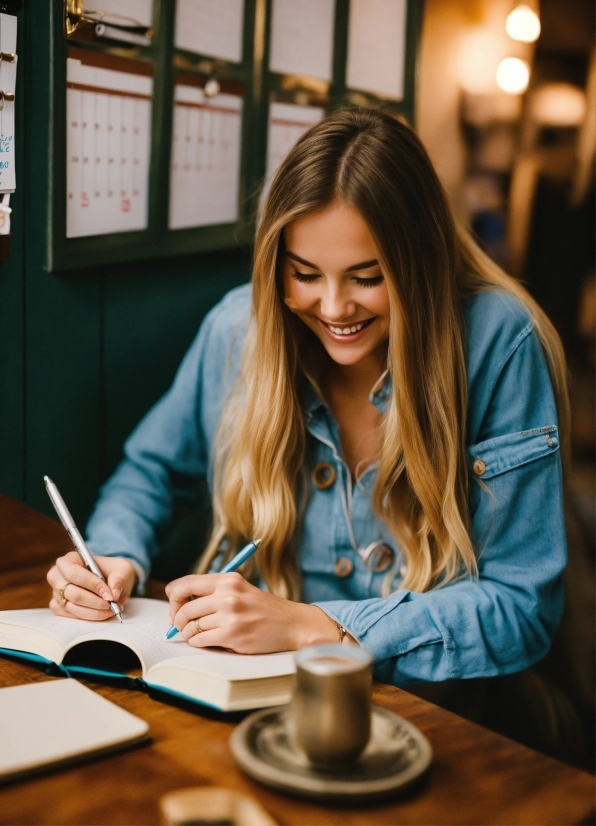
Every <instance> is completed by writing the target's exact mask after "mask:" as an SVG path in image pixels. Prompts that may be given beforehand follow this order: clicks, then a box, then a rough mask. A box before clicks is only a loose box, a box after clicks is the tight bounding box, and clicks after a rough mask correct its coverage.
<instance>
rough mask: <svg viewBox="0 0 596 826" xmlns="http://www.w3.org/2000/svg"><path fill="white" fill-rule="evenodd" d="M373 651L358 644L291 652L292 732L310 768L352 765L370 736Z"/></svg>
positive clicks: (328, 768)
mask: <svg viewBox="0 0 596 826" xmlns="http://www.w3.org/2000/svg"><path fill="white" fill-rule="evenodd" d="M371 688H372V656H371V655H370V654H369V653H368V651H366V650H365V649H364V648H360V646H357V645H339V644H337V643H336V644H334V645H314V646H311V647H309V648H303V649H302V650H301V651H298V653H297V654H296V677H295V680H294V691H293V694H292V712H293V722H294V732H295V733H294V737H295V741H296V744H297V746H298V747H299V748H300V749H301V750H302V751H303V752H304V753H305V754H306V756H307V757H308V759H309V761H310V763H311V764H312V765H313V767H314V768H316V769H320V770H322V771H327V772H332V771H342V770H344V769H347V768H349V767H350V766H352V765H353V764H354V763H355V762H356V760H357V759H358V757H359V756H360V754H361V753H362V751H363V750H364V748H365V746H366V744H367V743H368V740H369V738H370V715H371V707H370V695H371Z"/></svg>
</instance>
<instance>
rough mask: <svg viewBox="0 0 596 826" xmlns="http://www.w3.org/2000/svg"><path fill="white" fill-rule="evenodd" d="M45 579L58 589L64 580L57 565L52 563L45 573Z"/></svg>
mask: <svg viewBox="0 0 596 826" xmlns="http://www.w3.org/2000/svg"><path fill="white" fill-rule="evenodd" d="M46 579H47V581H48V583H49V584H50V586H51V587H52V588H54V589H58V588H61V587H62V583H63V582H64V577H63V576H62V574H61V573H60V571H59V570H58V566H57V565H54V566H53V567H52V568H50V570H49V571H48V573H47V574H46Z"/></svg>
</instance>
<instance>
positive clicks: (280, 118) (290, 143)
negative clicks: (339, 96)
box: [266, 101, 325, 182]
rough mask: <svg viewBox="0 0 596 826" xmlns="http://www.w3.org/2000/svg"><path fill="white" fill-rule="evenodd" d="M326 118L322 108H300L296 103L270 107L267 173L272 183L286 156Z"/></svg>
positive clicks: (274, 102) (272, 104)
mask: <svg viewBox="0 0 596 826" xmlns="http://www.w3.org/2000/svg"><path fill="white" fill-rule="evenodd" d="M324 116H325V110H324V109H323V108H322V107H321V106H298V105H297V104H294V103H278V102H276V101H273V102H272V103H271V104H270V105H269V125H268V129H267V173H266V180H267V182H270V181H271V179H272V178H273V176H274V175H275V173H276V172H277V170H278V169H279V167H280V166H281V164H282V162H283V161H284V160H285V157H286V155H287V154H288V152H289V151H290V149H292V148H293V147H294V146H295V144H296V142H297V141H298V140H299V139H300V138H301V137H302V135H303V134H304V133H305V132H306V131H307V129H310V128H311V126H314V125H315V124H316V123H318V122H319V121H320V120H322V119H323V117H324Z"/></svg>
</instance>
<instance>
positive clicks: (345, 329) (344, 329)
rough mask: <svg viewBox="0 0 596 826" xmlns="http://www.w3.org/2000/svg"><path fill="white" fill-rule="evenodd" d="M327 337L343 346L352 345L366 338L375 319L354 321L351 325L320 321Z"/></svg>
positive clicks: (320, 319)
mask: <svg viewBox="0 0 596 826" xmlns="http://www.w3.org/2000/svg"><path fill="white" fill-rule="evenodd" d="M318 320H319V322H320V324H321V326H322V327H323V329H324V330H325V332H326V333H327V335H328V336H329V337H330V338H332V339H333V340H334V341H341V343H342V344H344V343H345V344H352V343H353V342H355V341H359V340H360V339H361V338H363V337H364V335H365V334H366V331H367V329H368V327H370V325H371V324H372V323H373V321H374V320H375V318H374V317H373V318H367V319H365V320H364V321H352V322H351V323H349V324H332V323H331V322H328V321H323V319H322V318H319V319H318Z"/></svg>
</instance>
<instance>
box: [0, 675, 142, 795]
mask: <svg viewBox="0 0 596 826" xmlns="http://www.w3.org/2000/svg"><path fill="white" fill-rule="evenodd" d="M148 733H149V726H148V724H147V723H146V722H145V721H144V720H141V719H139V718H138V717H135V716H134V715H133V714H129V713H128V711H124V709H122V708H120V707H119V706H116V705H114V703H111V702H110V701H109V700H106V699H105V698H104V697H102V696H100V695H99V694H96V693H95V692H94V691H91V689H89V688H86V687H85V686H84V685H82V684H81V683H79V682H77V680H48V681H44V682H41V683H29V684H28V685H17V686H11V687H10V688H0V782H6V781H8V780H13V779H16V778H17V777H19V776H21V775H24V774H30V773H33V772H37V771H40V770H42V769H43V768H45V767H51V766H54V765H56V764H67V763H72V762H76V761H77V760H79V759H80V758H82V757H86V756H92V755H94V756H97V755H99V754H102V753H104V752H111V751H115V750H117V749H121V748H124V747H126V746H129V745H132V744H134V743H137V742H140V741H142V740H144V739H146V738H147V736H148Z"/></svg>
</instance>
